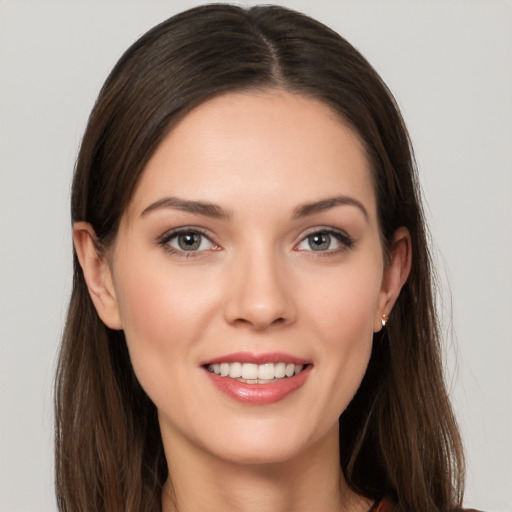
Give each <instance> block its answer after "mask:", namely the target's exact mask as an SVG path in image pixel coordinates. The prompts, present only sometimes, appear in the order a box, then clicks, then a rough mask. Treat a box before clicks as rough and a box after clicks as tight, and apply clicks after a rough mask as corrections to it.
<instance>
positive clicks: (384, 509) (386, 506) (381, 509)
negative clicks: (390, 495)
mask: <svg viewBox="0 0 512 512" xmlns="http://www.w3.org/2000/svg"><path fill="white" fill-rule="evenodd" d="M394 510H395V505H394V504H393V503H391V501H388V500H386V499H383V500H381V501H380V502H379V503H375V505H373V507H372V508H371V509H370V510H369V511H368V512H393V511H394ZM460 512H478V510H474V509H472V508H471V509H469V508H465V509H461V510H460Z"/></svg>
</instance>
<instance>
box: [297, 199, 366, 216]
mask: <svg viewBox="0 0 512 512" xmlns="http://www.w3.org/2000/svg"><path fill="white" fill-rule="evenodd" d="M335 206H355V207H356V208H358V209H359V210H360V211H361V212H362V213H363V215H364V217H365V219H366V220H367V221H368V220H369V215H368V211H367V209H366V208H365V207H364V205H363V203H361V202H360V201H358V200H357V199H355V198H353V197H349V196H336V197H329V198H327V199H322V200H321V201H315V202H313V203H306V204H303V205H300V206H298V207H297V208H295V210H294V211H293V216H292V218H294V219H297V218H301V217H307V216H308V215H314V214H315V213H320V212H323V211H325V210H329V209H330V208H334V207H335Z"/></svg>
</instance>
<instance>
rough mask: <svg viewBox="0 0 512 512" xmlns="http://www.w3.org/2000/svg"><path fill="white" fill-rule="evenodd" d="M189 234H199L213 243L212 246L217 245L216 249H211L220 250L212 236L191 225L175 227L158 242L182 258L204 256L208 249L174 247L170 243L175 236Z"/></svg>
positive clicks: (163, 247) (170, 252) (165, 249)
mask: <svg viewBox="0 0 512 512" xmlns="http://www.w3.org/2000/svg"><path fill="white" fill-rule="evenodd" d="M188 234H190V235H199V236H200V237H201V238H202V239H206V240H208V241H209V242H210V243H211V244H212V246H213V247H215V249H214V248H212V249H209V250H214V251H215V250H218V249H217V246H216V245H215V244H214V243H213V242H212V240H211V239H210V237H209V236H208V235H207V234H206V233H204V232H203V231H201V230H200V229H198V228H189V227H185V228H180V229H175V230H173V231H169V232H167V233H165V234H164V235H163V236H162V237H161V238H160V239H159V240H158V244H159V245H160V246H161V247H162V249H163V250H164V251H166V252H167V253H169V254H172V255H175V256H178V257H180V258H197V257H201V256H203V255H204V254H205V252H206V251H207V250H202V251H186V250H180V249H176V248H175V247H172V246H171V245H169V242H170V241H171V240H173V239H174V238H178V237H179V236H180V235H188ZM200 243H202V242H200Z"/></svg>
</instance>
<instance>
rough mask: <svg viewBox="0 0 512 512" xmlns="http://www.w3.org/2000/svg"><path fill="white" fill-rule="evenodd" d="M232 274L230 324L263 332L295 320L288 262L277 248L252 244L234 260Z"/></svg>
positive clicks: (229, 305)
mask: <svg viewBox="0 0 512 512" xmlns="http://www.w3.org/2000/svg"><path fill="white" fill-rule="evenodd" d="M230 274H231V279H230V283H229V285H228V287H229V289H230V291H229V297H228V301H227V304H226V318H227V320H228V321H229V322H230V323H238V324H247V325H250V326H251V327H252V328H254V329H256V330H262V329H265V328H266V327H269V326H271V325H273V324H278V323H279V324H284V323H288V322H290V321H292V320H293V319H294V316H295V309H294V304H293V297H292V296H291V294H290V293H289V287H288V283H287V279H286V271H285V261H284V259H283V256H282V255H280V254H279V252H278V251H276V250H275V249H274V248H272V247H269V246H268V245H267V244H263V243H261V242H260V243H252V244H250V247H246V248H245V249H244V250H243V251H242V250H241V251H240V252H239V253H238V254H237V255H236V257H234V261H232V265H231V268H230Z"/></svg>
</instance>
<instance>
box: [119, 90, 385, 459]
mask: <svg viewBox="0 0 512 512" xmlns="http://www.w3.org/2000/svg"><path fill="white" fill-rule="evenodd" d="M109 268H110V270H111V272H112V283H113V289H114V292H115V300H116V302H117V308H118V314H119V318H120V322H121V325H122V328H123V329H124V332H125V335H126V340H127V343H128V347H129V352H130V356H131V360H132V363H133V367H134V370H135V373H136V375H137V378H138V379H139V381H140V383H141V385H142V387H143V388H144V389H145V391H146V392H147V394H148V395H149V397H150V398H151V400H153V402H154V403H155V405H156V407H157V408H158V412H159V419H160V424H161V430H162V435H163V439H164V444H165V445H166V449H168V448H169V447H171V448H172V450H174V451H179V450H185V451H186V450H190V449H194V450H199V453H208V454H210V455H214V456H218V457H222V458H224V459H228V460H231V461H238V462H246V463H250V462H276V461H284V460H288V459H290V458H293V457H295V456H297V455H299V454H300V453H304V452H305V451H306V450H309V449H310V448H312V447H314V446H321V445H323V444H326V443H327V444H328V445H331V444H332V443H335V442H337V421H338V417H339V415H340V414H341V413H342V412H343V410H344V409H345V408H346V406H347V405H348V403H349V402H350V400H351V399H352V397H353V396H354V394H355V392H356V390H357V388H358V386H359V384H360V382H361V380H362V378H363V375H364V373H365V370H366V367H367V363H368V360H369V357H370V351H371V346H372V335H373V333H374V331H376V330H378V329H379V328H380V321H381V316H382V314H383V313H384V312H388V311H386V307H387V303H388V300H389V293H388V292H387V290H386V286H385V282H386V279H385V276H386V271H385V269H384V265H383V255H382V249H381V245H380V241H379V231H378V222H377V215H376V202H375V195H374V190H373V186H372V181H371V174H370V170H369V164H368V161H367V158H366V157H365V154H364V152H363V149H362V145H361V143H360V141H359V140H358V137H357V136H356V135H355V134H354V132H353V131H352V130H351V129H350V128H348V127H347V126H346V125H344V124H342V123H341V122H340V120H339V118H337V117H336V115H335V114H334V113H333V112H332V111H331V110H330V109H329V108H327V107H326V106H325V105H323V104H322V103H320V102H318V101H316V100H314V99H310V98H307V97H304V96H300V95H292V94H289V93H286V92H282V91H270V92H268V93H263V92H261V93H229V94H226V95H223V96H220V97H216V98H215V99H212V100H210V101H208V102H206V103H204V104H202V105H201V106H199V107H197V108H196V109H195V110H193V111H192V112H191V113H189V114H188V115H187V116H186V117H185V118H184V119H183V120H182V121H180V123H179V124H178V125H177V126H176V127H175V128H174V129H173V130H172V131H171V132H170V133H169V134H168V135H167V137H166V138H165V139H164V140H163V142H162V143H161V145H160V146H159V147H158V149H157V151H156V152H155V154H154V155H153V157H152V158H151V160H150V161H149V163H148V165H147V167H146V169H145V170H144V173H143V175H142V177H141V180H140V183H139V184H138V187H137V189H136V191H135V194H134V196H133V199H132V201H131V203H130V205H129V207H128V209H127V211H126V212H125V214H124V216H123V218H122V221H121V225H120V229H119V233H118V236H117V239H116V242H115V245H114V246H113V248H112V252H111V257H110V267H109ZM286 375H292V376H286ZM169 449H170V448H169Z"/></svg>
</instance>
